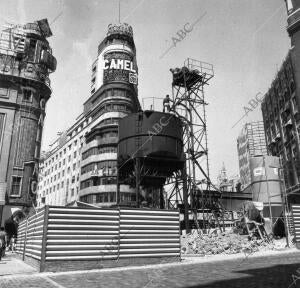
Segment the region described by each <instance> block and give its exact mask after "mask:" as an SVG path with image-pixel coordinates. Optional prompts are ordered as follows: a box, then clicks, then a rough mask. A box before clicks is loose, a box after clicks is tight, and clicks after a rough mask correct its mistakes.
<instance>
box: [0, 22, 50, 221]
mask: <svg viewBox="0 0 300 288" xmlns="http://www.w3.org/2000/svg"><path fill="white" fill-rule="evenodd" d="M51 35H52V33H51V30H50V27H49V25H48V21H47V20H46V19H44V20H41V21H36V22H33V23H27V24H25V25H15V24H7V25H6V26H5V27H4V29H3V30H2V31H1V35H0V222H2V223H1V224H3V222H4V221H5V219H6V218H8V217H9V216H10V215H11V213H12V212H13V211H15V210H16V209H21V210H24V212H25V213H27V212H28V211H29V209H27V208H29V207H31V206H33V205H35V201H36V196H35V193H36V185H37V177H38V161H39V157H40V147H41V139H42V131H43V122H44V117H45V108H46V103H47V101H48V99H49V98H50V96H51V92H52V91H51V88H50V80H49V74H50V73H51V72H53V71H55V69H56V59H55V58H54V57H53V56H52V49H51V47H50V45H49V42H48V40H47V38H48V37H50V36H51ZM1 219H2V220H1Z"/></svg>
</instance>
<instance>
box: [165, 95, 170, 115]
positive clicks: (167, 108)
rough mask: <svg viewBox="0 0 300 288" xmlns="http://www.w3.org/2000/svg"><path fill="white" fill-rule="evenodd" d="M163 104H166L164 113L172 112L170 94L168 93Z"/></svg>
mask: <svg viewBox="0 0 300 288" xmlns="http://www.w3.org/2000/svg"><path fill="white" fill-rule="evenodd" d="M163 105H164V108H163V112H164V113H165V112H170V110H171V107H170V96H169V95H166V97H165V98H164V101H163Z"/></svg>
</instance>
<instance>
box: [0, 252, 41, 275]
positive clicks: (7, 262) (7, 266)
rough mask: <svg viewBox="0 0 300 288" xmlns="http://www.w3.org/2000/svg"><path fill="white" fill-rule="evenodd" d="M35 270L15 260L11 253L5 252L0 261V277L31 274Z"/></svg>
mask: <svg viewBox="0 0 300 288" xmlns="http://www.w3.org/2000/svg"><path fill="white" fill-rule="evenodd" d="M32 273H37V270H36V269H35V268H33V267H31V266H30V265H27V264H26V263H24V262H23V261H22V260H20V259H17V258H16V256H14V254H12V253H11V252H6V253H5V256H4V257H3V258H2V260H1V261H0V277H1V276H6V275H12V274H13V275H15V274H32Z"/></svg>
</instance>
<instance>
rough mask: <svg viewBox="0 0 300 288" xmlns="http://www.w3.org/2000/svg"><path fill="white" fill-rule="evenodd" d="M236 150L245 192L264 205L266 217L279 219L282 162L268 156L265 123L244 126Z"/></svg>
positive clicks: (242, 187)
mask: <svg viewBox="0 0 300 288" xmlns="http://www.w3.org/2000/svg"><path fill="white" fill-rule="evenodd" d="M237 148H238V157H239V168H240V178H241V190H242V192H243V193H247V194H250V195H252V200H253V201H256V202H263V203H264V216H265V217H270V214H272V215H271V216H272V217H278V216H279V215H280V213H281V211H282V209H281V182H280V177H279V173H278V167H279V158H278V157H273V156H268V153H267V146H266V141H265V133H264V125H263V122H252V123H247V124H245V126H244V127H243V129H242V131H241V133H240V135H239V137H238V140H237ZM270 207H271V208H270ZM270 211H271V212H270Z"/></svg>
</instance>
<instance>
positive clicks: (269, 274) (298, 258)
mask: <svg viewBox="0 0 300 288" xmlns="http://www.w3.org/2000/svg"><path fill="white" fill-rule="evenodd" d="M242 260H243V259H233V260H224V261H217V262H205V263H201V262H191V263H182V264H166V265H158V266H151V268H149V267H131V268H126V269H119V268H118V269H108V270H105V269H104V270H97V271H77V272H76V271H75V272H66V273H63V272H62V273H40V274H33V275H15V276H3V277H0V287H1V288H2V287H3V288H11V287H20V288H27V287H30V288H32V287H41V288H44V287H45V288H48V287H51V288H52V287H58V288H69V287H70V288H71V287H72V288H76V287H80V288H90V287H93V288H96V287H112V288H118V287H130V288H131V287H132V288H134V287H137V288H154V287H168V288H170V287H190V288H194V287H207V288H219V287H220V288H221V287H222V288H300V278H299V280H298V281H296V282H295V283H294V284H292V283H293V274H294V275H296V276H300V275H297V274H296V270H297V269H298V268H300V253H299V252H297V253H288V254H281V255H275V256H263V257H255V258H254V257H253V258H251V256H249V257H248V258H247V259H246V260H245V259H244V261H242ZM155 267H157V268H155ZM291 284H292V285H291ZM289 286H290V287H289Z"/></svg>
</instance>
